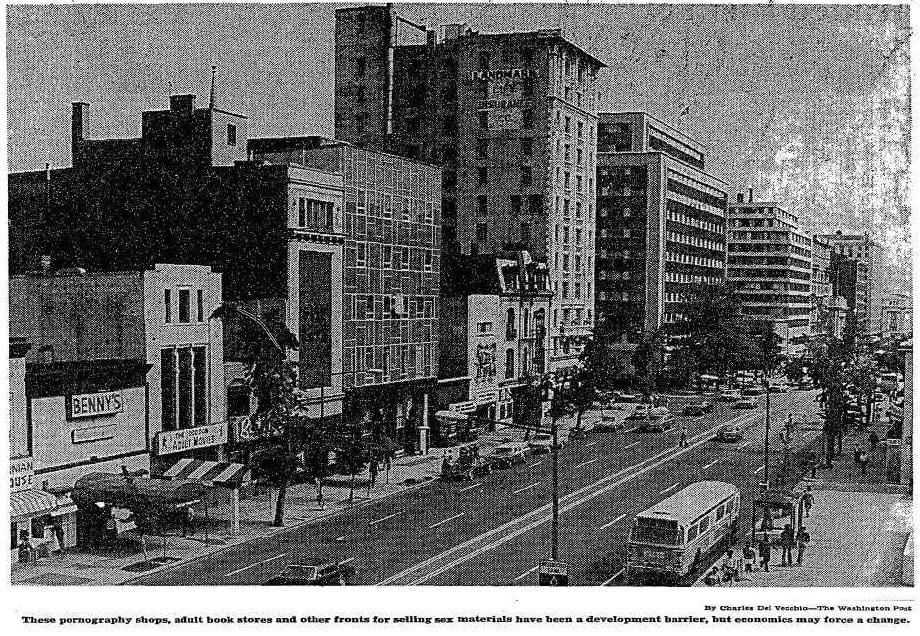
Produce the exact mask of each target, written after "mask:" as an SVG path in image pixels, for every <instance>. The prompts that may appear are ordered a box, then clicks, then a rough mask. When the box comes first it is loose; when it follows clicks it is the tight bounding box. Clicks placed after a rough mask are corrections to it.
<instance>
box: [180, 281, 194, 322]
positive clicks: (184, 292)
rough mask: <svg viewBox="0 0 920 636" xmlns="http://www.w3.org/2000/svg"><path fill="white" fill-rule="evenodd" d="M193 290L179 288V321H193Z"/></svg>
mask: <svg viewBox="0 0 920 636" xmlns="http://www.w3.org/2000/svg"><path fill="white" fill-rule="evenodd" d="M191 305H192V291H191V290H190V289H180V290H179V322H183V323H185V322H191V321H192V306H191Z"/></svg>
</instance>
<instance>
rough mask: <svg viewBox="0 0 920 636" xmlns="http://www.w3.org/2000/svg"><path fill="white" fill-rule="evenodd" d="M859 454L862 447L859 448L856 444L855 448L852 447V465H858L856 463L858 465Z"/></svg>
mask: <svg viewBox="0 0 920 636" xmlns="http://www.w3.org/2000/svg"><path fill="white" fill-rule="evenodd" d="M861 453H862V446H860V445H859V444H857V445H856V446H854V447H853V463H854V464H858V463H859V455H860V454H861Z"/></svg>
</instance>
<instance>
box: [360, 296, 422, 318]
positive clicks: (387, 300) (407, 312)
mask: <svg viewBox="0 0 920 636" xmlns="http://www.w3.org/2000/svg"><path fill="white" fill-rule="evenodd" d="M353 298H354V301H353V302H354V311H353V312H352V316H354V319H355V320H384V319H389V318H433V317H434V302H435V301H434V299H433V298H425V297H413V296H409V295H404V294H384V295H377V296H375V295H373V294H355V295H354V296H353ZM346 302H348V301H347V300H346Z"/></svg>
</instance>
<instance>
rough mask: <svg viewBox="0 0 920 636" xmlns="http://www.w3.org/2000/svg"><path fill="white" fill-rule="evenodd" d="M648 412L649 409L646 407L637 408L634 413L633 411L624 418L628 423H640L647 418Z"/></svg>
mask: <svg viewBox="0 0 920 636" xmlns="http://www.w3.org/2000/svg"><path fill="white" fill-rule="evenodd" d="M649 411H650V409H649V407H648V406H647V405H646V406H639V407H637V408H636V410H635V411H633V412H632V413H630V414H629V415H627V416H626V419H627V420H629V421H636V420H640V421H641V420H645V419H646V418H647V417H648V414H649Z"/></svg>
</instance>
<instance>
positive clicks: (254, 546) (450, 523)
mask: <svg viewBox="0 0 920 636" xmlns="http://www.w3.org/2000/svg"><path fill="white" fill-rule="evenodd" d="M814 397H815V393H814V392H795V393H783V394H774V395H773V396H771V401H772V405H771V422H772V427H773V428H771V445H772V447H773V452H772V453H771V470H772V466H773V465H774V464H775V463H777V462H781V461H782V452H781V450H780V449H781V448H782V447H781V445H780V442H779V431H780V430H781V424H782V422H783V421H785V418H786V414H787V413H789V412H792V413H794V415H795V416H796V417H797V418H801V419H805V420H809V421H810V420H813V419H814V413H815V411H816V409H817V405H816V404H815V402H814ZM671 402H672V404H671V406H672V408H673V410H674V411H675V412H676V413H677V412H679V409H680V408H681V407H682V405H683V404H685V403H686V400H681V399H673V400H671ZM763 402H764V397H763V396H761V397H760V398H759V408H758V409H757V410H735V409H732V408H731V407H730V405H728V404H724V403H719V404H717V405H716V409H715V411H714V412H713V413H711V414H709V415H706V416H703V417H695V418H684V417H678V423H677V427H676V428H674V429H672V430H671V431H667V432H664V433H639V432H637V431H635V430H632V429H630V428H627V429H626V430H624V431H620V432H616V433H602V434H597V435H588V436H587V437H586V438H585V439H582V440H577V441H573V442H572V443H571V444H570V445H568V446H567V447H566V448H565V449H563V450H562V451H560V453H559V464H560V480H559V494H560V558H561V559H562V560H563V561H566V562H568V564H569V575H570V584H571V585H603V584H607V585H615V584H619V583H621V582H623V581H622V571H623V553H624V548H625V542H626V539H627V536H628V529H629V524H630V521H631V519H632V516H633V515H635V514H636V513H638V512H641V511H642V510H644V509H645V508H647V507H648V506H650V505H652V504H653V503H655V502H657V501H660V500H661V499H663V498H665V497H667V496H668V495H669V494H671V493H674V492H676V491H678V490H679V489H680V488H682V487H684V486H686V485H687V484H690V483H693V482H696V481H700V480H705V479H717V480H724V481H728V482H731V483H734V484H736V485H737V486H738V487H739V488H740V489H741V491H742V497H743V500H742V501H743V508H742V513H741V523H742V528H749V523H750V502H751V495H752V493H753V492H754V491H755V490H756V489H757V487H758V483H759V482H760V481H761V480H762V479H763V418H764V409H763ZM597 415H598V414H597V413H591V414H589V416H588V418H587V421H589V422H590V421H592V420H594V419H596V418H597ZM681 422H686V425H687V433H688V436H689V446H688V447H686V448H683V449H681V448H678V444H677V442H678V437H679V432H678V429H679V426H680V423H681ZM726 422H732V423H737V424H739V425H740V426H741V427H742V429H743V431H744V439H743V440H742V441H740V442H737V443H722V442H716V441H714V436H715V433H716V431H717V430H718V428H719V427H720V426H721V425H722V424H724V423H726ZM819 434H820V433H819V432H818V431H817V430H811V431H806V432H805V441H806V442H812V441H813V440H814V439H815V438H816V437H817V435H819ZM551 477H552V457H551V456H550V455H538V456H529V457H528V461H527V463H526V464H522V465H519V466H517V467H515V468H511V469H506V470H501V471H497V472H495V473H494V474H492V475H490V476H485V477H481V478H477V479H476V480H474V481H472V482H453V483H443V482H441V481H435V482H432V483H431V484H429V485H427V486H425V487H422V488H418V489H415V490H412V491H409V492H406V493H404V494H400V495H396V496H393V497H389V498H386V499H383V500H380V501H377V502H373V503H369V504H367V505H365V506H362V507H360V508H358V509H355V510H350V511H344V512H343V513H342V514H340V515H338V516H334V517H330V518H327V519H324V520H322V521H319V522H316V523H311V524H306V525H302V526H298V527H294V528H291V529H290V530H286V531H283V532H280V533H278V534H276V535H274V536H273V537H271V538H268V539H264V540H260V541H256V542H250V543H247V544H243V545H239V546H234V547H231V548H229V549H226V550H224V551H222V552H219V553H216V554H213V555H210V556H206V557H203V558H200V559H198V560H196V561H192V562H189V563H186V564H182V565H178V566H175V567H172V568H169V569H166V570H164V571H162V572H158V573H156V574H152V575H150V576H147V577H142V578H140V579H137V580H135V581H134V582H133V583H134V584H136V585H258V584H261V583H263V582H265V581H266V580H267V579H269V578H271V577H272V576H274V575H276V574H277V573H278V572H280V571H281V569H282V568H283V567H284V566H285V564H287V563H289V562H291V561H295V560H297V559H298V558H300V557H310V556H322V557H324V558H331V559H336V560H338V561H340V562H347V564H348V565H350V566H352V567H354V568H355V569H356V576H355V578H354V580H353V583H354V584H359V585H374V584H384V585H407V584H409V585H421V584H426V585H536V584H537V573H536V567H537V564H538V562H539V561H540V560H541V559H543V558H547V557H548V556H549V553H550V526H551V524H550V518H551V500H552V499H551V497H552V495H551V492H552V488H551V484H552V482H551ZM690 582H692V581H690ZM688 583H689V582H688Z"/></svg>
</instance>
